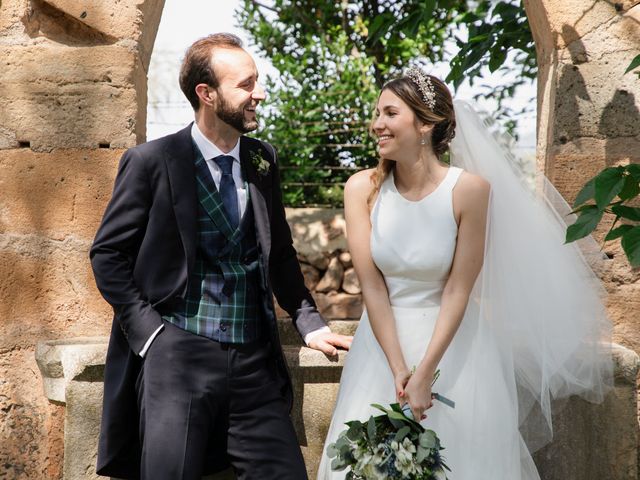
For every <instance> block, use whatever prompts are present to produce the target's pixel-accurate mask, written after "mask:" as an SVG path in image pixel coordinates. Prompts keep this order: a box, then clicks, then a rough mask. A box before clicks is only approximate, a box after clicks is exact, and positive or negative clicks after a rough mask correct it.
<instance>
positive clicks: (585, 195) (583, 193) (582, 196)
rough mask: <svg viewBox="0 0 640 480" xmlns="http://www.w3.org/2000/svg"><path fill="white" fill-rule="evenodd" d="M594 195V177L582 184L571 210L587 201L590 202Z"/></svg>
mask: <svg viewBox="0 0 640 480" xmlns="http://www.w3.org/2000/svg"><path fill="white" fill-rule="evenodd" d="M595 194H596V179H595V177H594V178H592V179H591V180H589V181H588V182H587V183H585V184H584V186H583V187H582V189H581V190H580V192H579V193H578V196H576V199H575V201H574V202H573V208H576V207H577V206H578V205H582V204H583V203H584V202H586V201H587V200H591V199H592V198H593V197H595Z"/></svg>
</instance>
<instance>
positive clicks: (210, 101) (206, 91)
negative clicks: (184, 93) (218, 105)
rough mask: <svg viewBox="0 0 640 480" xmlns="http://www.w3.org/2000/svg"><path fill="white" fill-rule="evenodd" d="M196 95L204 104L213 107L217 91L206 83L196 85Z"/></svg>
mask: <svg viewBox="0 0 640 480" xmlns="http://www.w3.org/2000/svg"><path fill="white" fill-rule="evenodd" d="M196 94H197V95H198V98H199V99H200V101H201V102H202V103H203V104H205V105H208V106H210V107H212V106H213V105H214V103H215V101H216V90H215V89H214V88H211V87H210V86H209V85H207V84H206V83H199V84H198V85H196Z"/></svg>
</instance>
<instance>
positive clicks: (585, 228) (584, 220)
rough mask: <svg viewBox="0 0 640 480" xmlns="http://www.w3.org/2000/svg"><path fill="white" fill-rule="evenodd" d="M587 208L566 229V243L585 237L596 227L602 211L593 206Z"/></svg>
mask: <svg viewBox="0 0 640 480" xmlns="http://www.w3.org/2000/svg"><path fill="white" fill-rule="evenodd" d="M589 207H590V208H585V209H584V210H583V211H581V212H580V214H579V215H578V218H577V220H576V221H575V223H574V224H573V225H570V226H569V228H567V235H566V240H565V242H566V243H569V242H574V241H576V240H579V239H581V238H584V237H586V236H587V235H589V234H590V233H591V232H593V231H594V230H595V228H596V227H597V226H598V223H599V222H600V219H602V214H603V213H604V211H603V210H600V209H599V208H598V207H596V206H595V205H590V206H589Z"/></svg>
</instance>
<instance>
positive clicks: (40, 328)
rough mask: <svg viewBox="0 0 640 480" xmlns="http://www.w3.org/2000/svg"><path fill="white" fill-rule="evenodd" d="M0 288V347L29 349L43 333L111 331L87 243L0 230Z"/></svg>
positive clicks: (109, 310) (81, 333) (1, 348)
mask: <svg viewBox="0 0 640 480" xmlns="http://www.w3.org/2000/svg"><path fill="white" fill-rule="evenodd" d="M0 291H1V292H2V297H3V300H2V302H0V316H1V318H2V319H3V321H2V325H1V328H0V351H3V350H8V349H12V348H17V347H19V348H31V347H32V346H33V344H34V343H35V341H34V339H37V338H41V337H42V336H45V337H49V338H58V337H60V336H63V335H65V334H69V333H70V332H73V334H74V335H92V334H96V333H107V332H108V331H109V326H110V321H109V317H110V316H111V309H110V307H109V306H108V305H107V304H106V303H105V302H104V301H103V300H102V299H101V298H100V296H99V294H98V292H97V290H96V288H95V286H94V281H93V274H92V273H91V269H90V265H89V262H88V242H79V241H77V240H76V239H74V238H72V237H70V238H68V239H65V240H64V241H60V242H56V241H51V240H47V239H42V238H41V237H36V236H11V235H0ZM9 378H11V377H9Z"/></svg>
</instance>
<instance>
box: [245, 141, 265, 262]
mask: <svg viewBox="0 0 640 480" xmlns="http://www.w3.org/2000/svg"><path fill="white" fill-rule="evenodd" d="M251 151H252V150H251V148H250V145H249V142H248V141H247V138H246V137H240V165H241V166H242V174H243V176H244V178H245V180H246V181H247V184H248V185H249V198H250V201H251V206H252V207H253V216H254V219H255V224H256V232H257V235H258V243H259V244H260V248H261V250H262V255H263V258H264V261H265V263H266V264H268V259H269V253H270V252H271V223H270V222H269V211H268V209H267V202H266V200H265V194H264V188H263V187H262V182H261V181H260V178H259V177H258V172H257V171H256V168H255V167H254V166H253V163H252V162H251ZM256 151H257V152H259V150H257V149H256Z"/></svg>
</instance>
